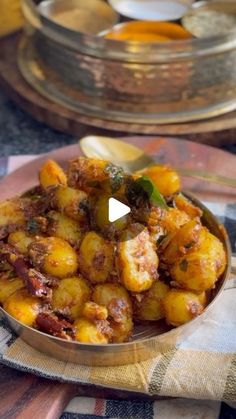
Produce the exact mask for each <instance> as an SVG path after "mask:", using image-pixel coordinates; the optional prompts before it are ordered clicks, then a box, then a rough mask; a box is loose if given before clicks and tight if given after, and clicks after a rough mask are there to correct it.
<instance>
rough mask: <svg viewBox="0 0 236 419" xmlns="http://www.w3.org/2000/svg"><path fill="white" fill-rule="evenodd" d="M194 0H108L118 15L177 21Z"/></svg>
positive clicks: (150, 19)
mask: <svg viewBox="0 0 236 419" xmlns="http://www.w3.org/2000/svg"><path fill="white" fill-rule="evenodd" d="M193 2H194V0H108V3H109V4H110V5H111V6H112V7H113V9H115V10H116V11H117V12H118V13H120V14H121V15H123V16H126V17H129V18H131V19H138V20H149V21H153V20H160V21H161V20H177V19H180V18H181V17H183V16H184V15H185V14H186V13H187V12H188V11H189V9H190V8H191V7H192V4H193Z"/></svg>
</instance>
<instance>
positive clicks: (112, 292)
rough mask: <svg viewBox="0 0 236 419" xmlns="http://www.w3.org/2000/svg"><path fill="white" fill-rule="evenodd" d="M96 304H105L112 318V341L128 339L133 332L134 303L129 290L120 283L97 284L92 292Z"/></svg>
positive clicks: (117, 341) (119, 341)
mask: <svg viewBox="0 0 236 419" xmlns="http://www.w3.org/2000/svg"><path fill="white" fill-rule="evenodd" d="M92 299H93V301H94V302H95V303H96V304H99V305H102V306H105V307H106V308H107V310H108V315H109V318H111V321H110V326H111V328H112V342H116V343H121V342H124V341H126V340H127V339H128V338H129V336H130V335H131V333H132V330H133V321H132V304H131V300H130V297H129V294H128V292H127V291H126V290H125V288H124V287H122V286H121V285H118V284H110V283H107V284H101V285H96V286H95V288H94V292H93V294H92Z"/></svg>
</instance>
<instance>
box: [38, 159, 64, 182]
mask: <svg viewBox="0 0 236 419" xmlns="http://www.w3.org/2000/svg"><path fill="white" fill-rule="evenodd" d="M39 182H40V185H41V186H42V188H43V189H46V188H48V187H49V186H55V185H67V177H66V174H65V173H64V171H63V170H62V168H61V167H60V166H59V165H58V164H57V163H56V162H55V161H54V160H47V161H46V162H45V163H44V164H43V166H42V167H41V169H40V171H39Z"/></svg>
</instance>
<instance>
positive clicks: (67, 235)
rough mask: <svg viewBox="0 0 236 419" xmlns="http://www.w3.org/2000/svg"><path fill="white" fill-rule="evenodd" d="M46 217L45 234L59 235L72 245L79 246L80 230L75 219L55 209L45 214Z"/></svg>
mask: <svg viewBox="0 0 236 419" xmlns="http://www.w3.org/2000/svg"><path fill="white" fill-rule="evenodd" d="M47 219H48V227H47V234H48V235H49V236H54V237H59V238H60V239H63V240H66V241H68V243H70V244H71V245H72V246H76V247H78V246H79V244H80V241H81V238H82V230H81V227H80V225H79V223H78V222H77V221H75V220H73V219H72V218H70V217H68V216H67V215H65V214H61V213H60V212H57V211H50V212H49V213H48V214H47Z"/></svg>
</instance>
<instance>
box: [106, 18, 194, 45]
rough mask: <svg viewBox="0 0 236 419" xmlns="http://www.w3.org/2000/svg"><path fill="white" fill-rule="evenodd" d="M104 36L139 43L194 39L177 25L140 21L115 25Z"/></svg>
mask: <svg viewBox="0 0 236 419" xmlns="http://www.w3.org/2000/svg"><path fill="white" fill-rule="evenodd" d="M104 36H105V38H106V39H113V40H116V41H139V42H171V41H176V40H184V39H191V38H192V35H191V34H190V33H189V32H188V31H187V30H186V29H184V28H183V27H182V26H181V25H179V24H177V23H170V22H144V21H139V20H137V21H132V22H125V23H121V24H118V25H115V26H114V27H113V28H112V29H111V30H110V31H109V32H106V34H105V35H104Z"/></svg>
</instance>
